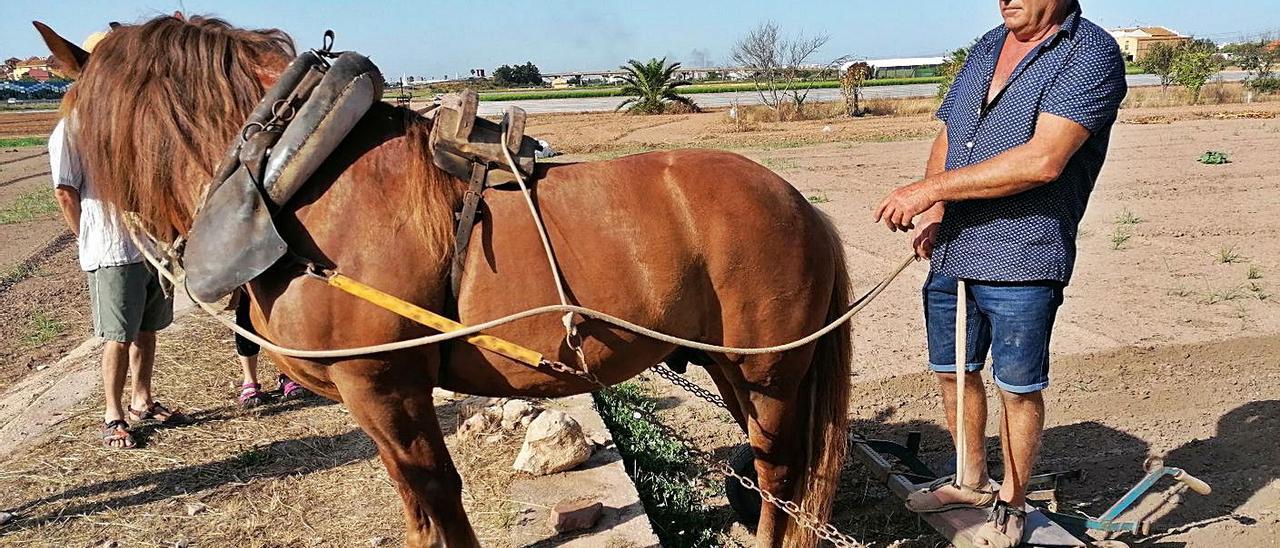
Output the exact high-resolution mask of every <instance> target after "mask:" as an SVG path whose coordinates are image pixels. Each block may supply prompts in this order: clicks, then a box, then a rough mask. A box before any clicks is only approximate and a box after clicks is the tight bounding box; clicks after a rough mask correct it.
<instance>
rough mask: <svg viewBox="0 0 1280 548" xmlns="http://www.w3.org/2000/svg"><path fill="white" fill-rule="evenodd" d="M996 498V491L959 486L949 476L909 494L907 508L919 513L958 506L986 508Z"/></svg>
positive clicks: (930, 512)
mask: <svg viewBox="0 0 1280 548" xmlns="http://www.w3.org/2000/svg"><path fill="white" fill-rule="evenodd" d="M995 500H996V495H995V493H994V492H992V491H991V490H989V489H987V490H982V489H976V488H973V487H969V486H968V485H961V486H959V487H957V486H956V485H955V483H954V482H953V479H952V478H949V477H948V478H942V479H940V480H938V481H935V482H933V484H931V485H929V486H928V487H926V488H924V489H921V490H919V491H916V492H914V493H911V494H909V495H907V509H908V510H911V511H912V512H915V513H917V514H933V513H937V512H946V511H947V510H954V509H956V508H985V507H987V506H991V503H992V502H995Z"/></svg>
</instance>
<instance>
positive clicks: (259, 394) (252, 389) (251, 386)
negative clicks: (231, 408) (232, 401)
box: [240, 382, 271, 408]
mask: <svg viewBox="0 0 1280 548" xmlns="http://www.w3.org/2000/svg"><path fill="white" fill-rule="evenodd" d="M270 400H271V394H268V393H266V392H263V391H262V385H260V384H258V383H256V382H247V383H244V385H242V386H241V387H240V406H241V407H244V408H249V407H257V406H259V405H262V404H264V403H267V402H268V401H270Z"/></svg>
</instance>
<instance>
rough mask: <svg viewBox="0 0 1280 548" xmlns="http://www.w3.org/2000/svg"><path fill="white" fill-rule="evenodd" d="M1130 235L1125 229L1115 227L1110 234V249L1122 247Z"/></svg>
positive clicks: (1127, 241)
mask: <svg viewBox="0 0 1280 548" xmlns="http://www.w3.org/2000/svg"><path fill="white" fill-rule="evenodd" d="M1132 237H1133V235H1132V234H1129V232H1128V231H1127V230H1121V229H1120V228H1116V231H1115V232H1113V233H1112V234H1111V249H1114V250H1116V251H1119V250H1121V249H1124V248H1125V244H1127V243H1129V239H1130V238H1132Z"/></svg>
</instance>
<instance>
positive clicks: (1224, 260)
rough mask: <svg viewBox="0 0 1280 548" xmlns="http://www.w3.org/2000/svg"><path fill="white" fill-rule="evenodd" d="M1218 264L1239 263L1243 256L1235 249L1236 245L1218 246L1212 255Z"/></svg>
mask: <svg viewBox="0 0 1280 548" xmlns="http://www.w3.org/2000/svg"><path fill="white" fill-rule="evenodd" d="M1213 259H1214V260H1215V261H1217V262H1218V264H1232V263H1239V262H1243V261H1244V260H1245V256H1244V255H1242V254H1240V252H1239V251H1236V246H1234V245H1233V246H1229V247H1222V248H1218V253H1217V254H1216V255H1214V256H1213Z"/></svg>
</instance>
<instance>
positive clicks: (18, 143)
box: [0, 137, 49, 148]
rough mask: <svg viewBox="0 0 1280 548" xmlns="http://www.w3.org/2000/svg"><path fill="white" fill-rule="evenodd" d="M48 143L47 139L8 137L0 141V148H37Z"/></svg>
mask: <svg viewBox="0 0 1280 548" xmlns="http://www.w3.org/2000/svg"><path fill="white" fill-rule="evenodd" d="M48 142H49V138H47V137H9V138H5V139H0V148H19V147H38V146H44V145H45V144H47V143H48Z"/></svg>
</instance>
